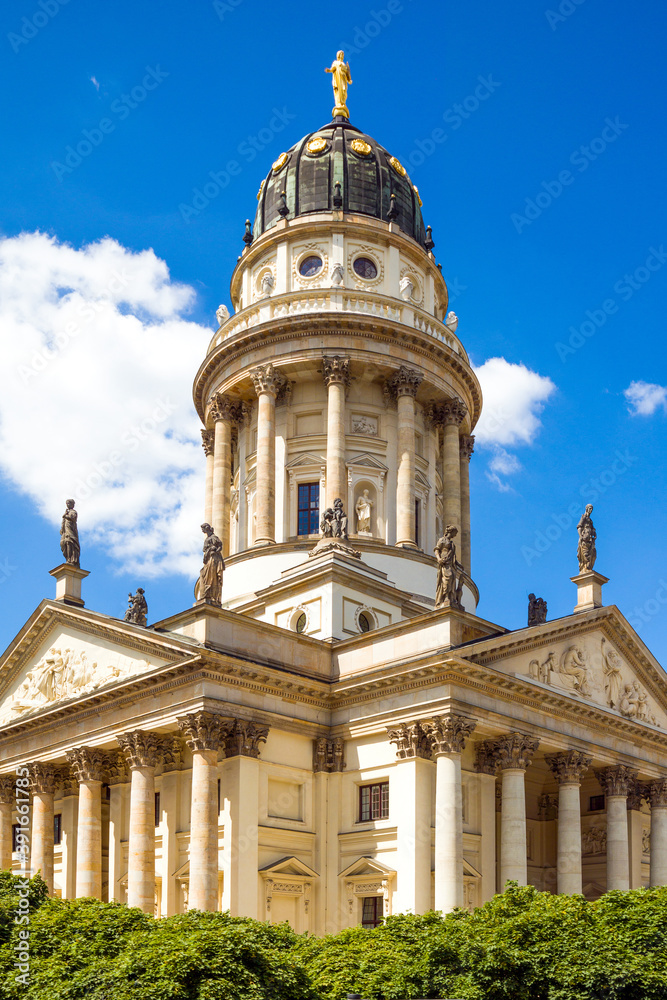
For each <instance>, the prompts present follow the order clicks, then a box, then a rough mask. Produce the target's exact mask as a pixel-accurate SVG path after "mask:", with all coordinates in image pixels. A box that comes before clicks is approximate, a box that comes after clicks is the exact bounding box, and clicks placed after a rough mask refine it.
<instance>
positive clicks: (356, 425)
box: [352, 413, 378, 437]
mask: <svg viewBox="0 0 667 1000" xmlns="http://www.w3.org/2000/svg"><path fill="white" fill-rule="evenodd" d="M352 433H353V434H366V435H368V437H377V436H378V422H377V417H368V416H366V414H364V413H353V414H352Z"/></svg>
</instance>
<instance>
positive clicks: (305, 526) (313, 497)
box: [297, 483, 320, 535]
mask: <svg viewBox="0 0 667 1000" xmlns="http://www.w3.org/2000/svg"><path fill="white" fill-rule="evenodd" d="M319 530H320V484H319V483H299V503H298V521H297V535H317V534H318V533H319Z"/></svg>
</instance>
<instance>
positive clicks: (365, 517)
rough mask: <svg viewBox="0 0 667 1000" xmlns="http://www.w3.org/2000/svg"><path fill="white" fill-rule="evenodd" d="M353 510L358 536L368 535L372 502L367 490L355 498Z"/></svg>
mask: <svg viewBox="0 0 667 1000" xmlns="http://www.w3.org/2000/svg"><path fill="white" fill-rule="evenodd" d="M354 509H355V512H356V515H357V531H358V532H359V533H360V534H366V535H370V533H371V517H372V511H373V501H372V500H371V498H370V496H369V495H368V490H364V492H363V493H361V494H360V495H359V496H358V497H357V502H356V504H355V505H354Z"/></svg>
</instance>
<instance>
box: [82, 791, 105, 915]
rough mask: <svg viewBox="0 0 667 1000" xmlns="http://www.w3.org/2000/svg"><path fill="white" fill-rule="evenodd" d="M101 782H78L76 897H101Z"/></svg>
mask: <svg viewBox="0 0 667 1000" xmlns="http://www.w3.org/2000/svg"><path fill="white" fill-rule="evenodd" d="M101 792H102V782H101V781H96V780H91V779H83V780H81V781H80V782H79V821H78V829H77V838H76V839H77V852H76V854H77V857H76V861H77V864H76V894H77V896H94V897H95V899H101V898H102V794H101Z"/></svg>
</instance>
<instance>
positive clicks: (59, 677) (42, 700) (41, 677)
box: [0, 646, 151, 725]
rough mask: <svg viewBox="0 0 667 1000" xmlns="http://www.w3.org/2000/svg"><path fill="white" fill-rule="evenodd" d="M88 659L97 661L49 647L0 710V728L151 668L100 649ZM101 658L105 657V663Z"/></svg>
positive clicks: (67, 649)
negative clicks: (94, 657)
mask: <svg viewBox="0 0 667 1000" xmlns="http://www.w3.org/2000/svg"><path fill="white" fill-rule="evenodd" d="M91 655H96V656H98V657H100V660H99V661H98V660H92V659H90V657H89V655H88V653H87V652H86V650H85V649H74V648H72V647H71V646H67V647H64V646H51V647H50V648H49V649H48V650H47V652H46V653H44V655H43V656H42V657H41V658H40V659H39V660H38V661H37V663H35V664H34V666H32V667H31V668H30V669H29V670H28V672H27V673H26V675H25V677H24V678H23V680H22V681H21V683H20V684H19V686H18V688H17V689H16V690H15V691H14V693H13V695H11V696H10V697H9V698H6V699H5V700H4V702H3V703H2V705H1V706H0V724H4V725H6V724H7V723H10V722H13V721H14V719H17V718H19V717H20V716H22V715H26V714H28V713H30V712H36V711H39V710H40V709H43V708H46V707H48V706H49V705H51V704H54V703H55V702H59V701H69V700H71V699H73V698H80V697H81V696H82V695H85V694H90V693H91V692H92V691H97V690H98V689H99V688H103V687H106V685H107V684H113V683H114V682H115V681H118V680H121V679H122V678H124V677H127V676H129V675H130V674H135V673H140V672H141V671H143V670H147V669H149V668H150V666H151V664H150V663H149V662H148V660H133V659H130V657H126V656H118V655H117V654H116V655H114V654H113V653H109V652H108V651H107V650H104V649H97V650H95V651H94V653H92V654H91ZM101 656H106V657H108V659H107V662H106V663H105V662H104V661H102V660H101Z"/></svg>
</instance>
